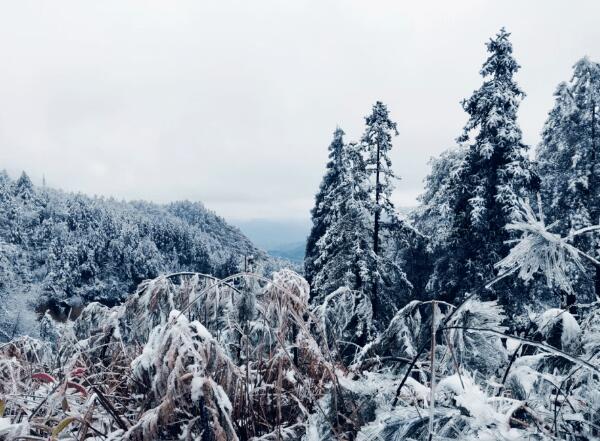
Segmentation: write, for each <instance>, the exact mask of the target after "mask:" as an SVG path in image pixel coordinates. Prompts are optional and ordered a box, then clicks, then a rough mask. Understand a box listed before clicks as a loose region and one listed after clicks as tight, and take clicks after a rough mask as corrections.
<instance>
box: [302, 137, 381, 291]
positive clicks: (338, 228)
mask: <svg viewBox="0 0 600 441" xmlns="http://www.w3.org/2000/svg"><path fill="white" fill-rule="evenodd" d="M340 165H341V167H340V175H339V178H338V180H337V182H336V184H335V185H333V186H332V187H331V188H330V189H329V191H328V193H327V194H325V195H324V196H323V204H324V205H326V206H327V207H328V209H327V213H326V214H325V217H324V219H323V221H324V223H325V225H327V228H326V230H325V232H324V234H323V235H322V236H321V237H320V238H319V240H318V241H317V243H316V250H317V257H316V259H315V260H314V268H315V269H316V271H315V273H314V279H313V291H314V294H315V295H316V296H317V297H316V302H317V303H318V302H319V301H321V300H322V299H323V298H324V296H326V295H328V294H331V293H332V292H334V291H335V290H337V289H338V288H340V287H344V286H345V287H348V288H350V289H353V290H361V291H363V292H364V293H367V294H370V293H371V292H372V289H373V284H374V283H376V281H377V279H378V278H379V274H378V272H377V256H376V255H375V253H374V251H373V247H372V243H371V234H372V231H373V221H372V217H371V211H370V205H371V203H370V200H369V183H368V179H367V172H366V164H365V160H364V158H363V156H362V151H361V146H360V145H359V144H355V143H351V144H348V145H347V146H346V147H345V148H344V149H342V155H341V164H340Z"/></svg>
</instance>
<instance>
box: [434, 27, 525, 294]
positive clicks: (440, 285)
mask: <svg viewBox="0 0 600 441" xmlns="http://www.w3.org/2000/svg"><path fill="white" fill-rule="evenodd" d="M509 35H510V34H509V33H508V32H506V30H505V29H504V28H503V29H501V30H500V32H499V33H498V34H497V35H496V37H495V38H493V39H491V40H490V41H489V42H488V43H487V50H488V52H489V53H490V55H489V57H488V59H487V60H486V61H485V63H484V64H483V68H482V69H481V75H482V76H483V77H484V82H483V85H482V86H481V87H480V88H479V89H478V90H476V91H475V92H474V93H473V95H472V96H471V97H470V98H469V99H467V100H465V101H463V108H464V110H465V111H466V112H467V113H468V115H469V120H468V122H467V124H466V126H465V128H464V131H463V134H462V135H461V136H460V137H459V139H458V141H459V142H460V143H462V144H463V145H464V146H465V147H466V148H467V151H466V154H465V157H464V160H462V161H461V164H460V169H459V171H458V175H457V179H452V180H451V181H449V184H450V185H449V186H448V187H447V188H445V191H446V192H448V198H449V199H450V206H451V208H452V226H451V228H450V232H449V235H448V238H447V241H446V243H445V244H444V246H443V247H442V248H443V250H442V252H441V253H440V255H439V256H438V258H437V260H436V262H435V268H434V274H433V276H432V279H431V282H430V287H431V288H432V289H433V291H434V294H435V295H436V296H441V297H446V298H450V299H454V298H456V297H460V296H462V295H464V294H465V293H466V292H469V291H471V290H472V289H474V288H476V287H478V286H480V285H481V284H482V283H485V282H486V281H488V280H490V279H491V278H492V277H493V276H494V263H496V262H497V261H499V260H500V259H501V258H502V257H504V256H505V255H506V253H507V252H508V249H509V245H508V244H506V243H505V242H506V240H508V239H509V238H510V236H509V233H508V232H507V231H506V229H505V226H506V225H507V224H508V223H510V221H511V220H512V219H513V216H514V214H515V213H516V209H517V207H518V200H519V199H520V198H524V197H527V196H528V195H529V194H530V190H531V188H532V187H533V186H534V184H535V182H534V181H535V180H534V179H533V177H532V174H531V172H530V164H529V161H528V159H527V156H526V152H527V147H526V146H525V145H524V144H523V142H522V139H521V129H520V128H519V125H518V123H517V110H518V108H519V104H520V102H521V100H522V98H523V97H524V93H523V91H522V90H521V89H520V87H519V86H518V85H517V83H516V82H515V80H514V78H513V76H514V74H515V73H516V72H517V71H518V69H519V67H520V66H519V65H518V64H517V62H516V61H515V59H514V58H513V55H512V44H511V43H510V41H509ZM502 291H503V292H505V293H508V294H506V296H507V297H511V296H512V294H514V290H510V289H503V290H502ZM502 300H504V302H505V303H511V302H512V301H513V300H514V299H510V298H506V299H502Z"/></svg>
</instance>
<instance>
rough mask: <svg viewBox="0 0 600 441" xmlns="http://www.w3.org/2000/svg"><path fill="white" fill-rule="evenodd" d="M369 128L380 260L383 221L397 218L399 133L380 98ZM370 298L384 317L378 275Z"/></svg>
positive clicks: (366, 144) (365, 143)
mask: <svg viewBox="0 0 600 441" xmlns="http://www.w3.org/2000/svg"><path fill="white" fill-rule="evenodd" d="M365 123H366V128H365V132H364V134H363V136H362V138H361V146H362V148H363V149H364V150H365V154H366V166H367V173H368V176H369V179H370V182H371V198H372V201H371V202H372V203H371V207H370V209H371V211H372V216H373V233H372V237H373V238H372V244H373V245H372V246H373V253H374V254H375V256H377V258H378V260H380V259H379V258H380V257H381V256H382V250H381V242H382V222H385V221H387V223H388V224H389V225H391V224H392V222H393V221H394V220H396V219H397V217H396V212H395V209H394V204H393V203H392V200H391V197H392V192H393V191H394V179H396V176H395V175H394V172H393V171H392V161H391V159H390V152H391V150H392V137H393V136H395V135H398V129H397V126H396V123H395V122H394V121H392V120H391V119H390V115H389V111H388V109H387V106H386V105H385V104H383V103H382V102H381V101H377V102H376V103H375V104H374V105H373V108H372V111H371V114H369V115H368V116H366V117H365ZM371 289H372V295H371V301H372V303H373V312H374V316H376V317H381V315H382V312H383V311H382V310H383V308H385V307H386V306H385V305H384V303H385V302H383V301H382V299H381V298H380V297H381V293H380V291H381V290H382V289H383V287H380V286H379V280H378V278H377V279H375V280H374V283H373V285H372V287H371Z"/></svg>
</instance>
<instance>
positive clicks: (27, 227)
mask: <svg viewBox="0 0 600 441" xmlns="http://www.w3.org/2000/svg"><path fill="white" fill-rule="evenodd" d="M0 249H1V253H0V339H2V340H5V339H7V338H9V337H10V336H11V335H13V334H14V335H19V334H21V333H29V334H33V335H36V334H37V328H38V326H37V323H36V320H37V315H36V314H34V312H33V311H34V309H38V310H40V311H41V312H42V311H43V310H45V309H46V308H50V309H51V310H52V312H53V313H54V314H58V315H61V314H66V313H68V311H69V309H70V308H69V306H67V305H70V306H73V307H75V308H77V307H79V306H80V305H85V304H87V303H89V302H90V301H100V302H102V303H105V304H109V305H113V304H115V303H118V302H121V301H122V300H124V299H125V298H126V297H127V295H128V294H130V293H132V292H133V291H134V290H135V288H136V286H137V285H138V284H139V283H140V282H141V281H142V280H144V279H150V278H154V277H156V276H158V275H159V274H165V273H170V272H176V271H196V272H201V273H207V274H214V275H217V276H220V277H222V276H226V275H229V274H233V273H235V272H237V271H238V270H239V269H243V265H244V258H245V256H250V255H254V256H256V258H257V260H258V262H257V263H260V264H261V265H263V266H264V265H265V263H266V262H267V259H266V256H265V255H264V254H263V253H262V252H261V251H259V250H257V249H256V248H255V247H254V246H253V245H252V243H251V242H250V241H249V240H248V239H247V238H246V237H245V236H244V235H243V234H242V233H240V231H239V230H238V229H237V228H234V227H232V226H230V225H228V224H227V223H225V221H224V220H223V219H221V218H219V217H218V216H217V215H215V214H214V213H212V212H211V211H209V210H207V209H206V208H204V206H203V205H202V204H200V203H192V202H186V201H184V202H174V203H171V204H167V205H157V204H152V203H147V202H120V201H116V200H114V199H104V198H91V197H87V196H84V195H81V194H72V193H65V192H61V191H56V190H52V189H50V188H46V187H36V186H34V185H33V184H32V183H31V180H30V179H29V178H28V177H27V175H26V174H25V173H23V174H22V175H21V177H20V178H19V179H17V180H12V179H10V178H9V177H8V175H7V174H6V173H2V174H0Z"/></svg>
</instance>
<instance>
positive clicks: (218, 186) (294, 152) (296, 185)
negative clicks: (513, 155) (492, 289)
mask: <svg viewBox="0 0 600 441" xmlns="http://www.w3.org/2000/svg"><path fill="white" fill-rule="evenodd" d="M599 19H600V2H598V1H594V0H590V1H573V0H571V1H569V2H566V1H547V0H544V1H542V0H540V1H507V0H502V1H482V0H473V1H456V0H453V1H435V2H433V1H413V2H409V1H399V0H390V1H377V0H368V1H367V0H362V1H358V0H357V1H350V0H339V1H327V0H321V1H317V0H313V1H300V0H288V1H284V0H273V1H266V0H252V1H249V0H242V1H198V0H195V1H189V2H186V1H174V0H162V1H149V0H143V1H127V0H115V1H107V0H103V1H91V0H90V1H82V0H76V1H75V0H73V1H59V0H56V1H51V2H49V1H27V0H18V1H8V0H7V1H0V168H6V169H7V170H8V171H9V173H10V174H11V175H13V176H15V175H17V174H18V173H20V171H21V170H26V171H27V172H28V173H29V174H30V176H31V177H32V179H34V181H35V182H37V183H40V182H41V179H42V176H43V175H45V177H46V181H47V183H48V185H50V186H54V187H60V188H63V189H66V190H73V191H82V192H84V193H88V194H102V195H112V196H116V197H118V198H125V199H140V198H143V199H150V200H154V201H159V202H165V201H170V200H175V199H191V200H200V201H203V202H204V203H205V204H206V205H207V206H208V207H209V208H211V209H214V210H215V211H216V212H217V213H219V214H221V215H223V216H225V217H226V218H229V219H251V218H302V217H307V216H308V210H309V209H310V207H311V205H312V200H313V194H314V192H315V190H316V189H317V187H318V184H319V182H320V179H321V176H322V173H323V170H324V166H325V162H326V156H327V145H328V144H329V142H330V139H331V134H332V132H333V129H334V128H335V126H336V125H338V124H339V125H340V126H341V127H342V128H343V129H344V130H345V131H346V133H347V134H348V140H352V139H357V138H358V137H359V136H360V134H361V132H362V129H363V117H364V116H365V115H366V114H367V113H368V112H369V110H370V108H371V105H372V104H373V103H374V102H375V101H376V100H382V101H384V102H385V103H387V104H388V107H389V109H390V111H391V114H392V117H393V119H395V120H396V121H397V122H398V127H399V130H400V136H398V137H396V138H395V141H394V153H393V163H394V168H395V170H396V172H397V174H399V175H400V176H401V177H402V181H401V182H399V183H398V190H397V192H396V194H395V199H396V202H397V204H398V205H413V204H414V203H415V197H416V196H417V195H418V194H419V193H420V192H421V190H422V181H423V178H424V176H425V175H426V174H427V172H428V165H427V162H428V159H429V158H430V157H431V156H434V155H437V154H439V152H441V151H442V150H443V149H445V148H447V147H449V146H451V145H453V143H454V139H455V138H456V136H458V135H459V134H460V131H461V129H462V126H463V124H464V123H465V121H466V117H465V114H464V112H463V111H462V109H461V107H460V104H459V103H460V100H461V99H463V98H465V97H467V96H469V95H470V94H471V92H472V91H473V90H474V89H476V88H477V87H479V85H480V84H481V78H480V77H479V69H480V67H481V64H482V63H483V61H484V60H485V58H486V53H485V46H484V43H485V41H487V39H488V38H489V37H490V36H492V35H494V34H495V33H496V32H497V31H498V29H499V28H500V27H501V26H506V27H507V29H508V30H509V31H510V32H512V41H513V45H514V48H515V56H516V58H517V60H518V61H519V63H520V64H521V65H522V69H521V71H520V72H519V74H518V77H517V80H518V81H519V83H520V85H521V86H522V88H523V89H524V90H525V91H526V93H527V98H526V99H525V101H524V102H523V104H522V106H521V111H520V121H521V126H522V129H523V132H524V136H525V141H526V142H527V143H529V144H531V145H535V144H536V143H537V142H538V139H539V132H540V130H541V128H542V125H543V122H544V120H545V118H546V114H547V112H548V111H549V110H550V108H551V106H552V101H553V98H552V93H553V91H554V89H555V87H556V85H557V84H558V83H559V82H560V81H563V80H566V79H568V78H569V77H570V75H571V73H570V72H571V67H572V65H573V63H574V62H575V61H576V60H577V59H578V58H579V57H582V56H584V55H588V56H590V57H591V58H592V59H595V60H600V26H598V20H599Z"/></svg>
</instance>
